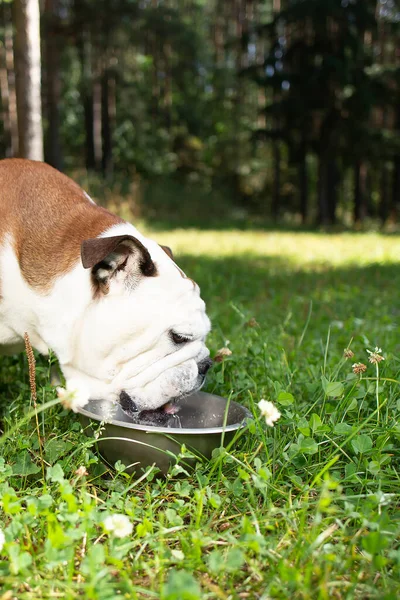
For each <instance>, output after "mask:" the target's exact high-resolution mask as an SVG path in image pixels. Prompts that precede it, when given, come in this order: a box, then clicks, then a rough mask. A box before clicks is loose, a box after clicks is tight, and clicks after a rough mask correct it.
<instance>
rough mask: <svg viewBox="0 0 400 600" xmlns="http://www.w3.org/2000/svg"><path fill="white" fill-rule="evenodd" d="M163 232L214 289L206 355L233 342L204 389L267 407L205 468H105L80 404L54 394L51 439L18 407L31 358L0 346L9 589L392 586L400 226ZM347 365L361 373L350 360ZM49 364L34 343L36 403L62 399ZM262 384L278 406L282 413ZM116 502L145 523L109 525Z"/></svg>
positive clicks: (272, 592)
mask: <svg viewBox="0 0 400 600" xmlns="http://www.w3.org/2000/svg"><path fill="white" fill-rule="evenodd" d="M149 233H150V234H152V235H153V236H154V235H155V232H154V231H153V232H151V231H149ZM216 236H218V238H217V239H218V247H217V249H216V245H215V240H216ZM156 237H157V239H158V240H159V241H160V242H161V243H168V244H169V245H170V246H171V247H172V248H173V249H174V252H175V255H176V256H177V260H178V263H179V265H180V266H181V267H182V268H184V269H185V271H186V272H187V273H188V274H189V275H190V276H191V277H193V278H194V279H195V280H196V281H197V282H198V283H199V284H200V286H201V288H202V293H203V296H204V298H205V299H206V300H207V305H208V309H209V314H210V316H211V318H212V321H213V330H212V333H211V335H210V340H209V345H210V349H211V354H212V355H214V354H215V353H216V352H217V350H218V349H219V348H221V347H222V346H228V347H229V348H230V349H231V351H232V355H230V356H229V357H228V358H227V359H225V360H224V361H223V362H221V363H218V364H216V365H215V366H214V368H213V369H212V370H211V371H210V376H209V379H208V384H207V389H208V391H210V392H214V393H218V394H221V395H224V396H231V397H232V398H233V399H235V400H238V401H239V402H242V403H243V404H245V405H247V406H248V407H249V408H250V410H252V411H253V414H254V417H255V418H254V422H253V423H252V424H251V425H250V426H249V430H248V431H247V433H246V434H245V435H243V436H242V437H241V439H240V441H239V443H238V444H237V445H236V446H232V447H230V448H227V449H225V450H222V451H221V450H220V451H218V452H216V453H215V456H214V457H213V459H212V460H211V462H210V463H209V464H198V466H197V468H196V469H195V471H194V472H193V473H191V474H187V473H185V472H184V471H183V469H182V467H181V465H178V466H177V467H175V468H174V469H171V471H170V473H169V475H168V477H167V478H165V479H161V478H158V477H156V476H155V473H154V471H151V472H148V473H147V474H146V473H138V474H137V475H136V476H128V475H127V474H126V473H125V471H124V469H123V468H122V465H116V469H115V470H110V469H108V468H106V467H104V466H103V465H102V464H101V462H100V460H99V457H98V456H97V454H96V452H95V448H94V446H93V440H92V439H91V438H88V437H86V435H85V434H84V432H83V431H82V429H81V425H80V424H79V421H78V420H77V417H76V415H74V414H71V413H67V412H66V411H65V410H63V409H62V408H61V407H60V406H59V405H58V404H56V405H53V406H48V408H47V409H46V410H44V411H43V412H40V413H39V415H38V419H39V433H40V436H41V441H42V445H41V446H40V445H39V444H38V433H37V429H36V423H35V419H29V420H26V419H25V420H24V417H26V415H27V414H28V413H29V410H30V406H29V383H28V382H29V378H28V372H27V367H26V364H25V361H24V357H22V356H21V357H3V358H2V359H1V361H0V386H1V388H0V399H1V402H2V406H3V411H2V412H3V417H2V422H3V425H2V428H3V429H4V430H5V432H6V434H7V436H8V437H6V438H3V439H2V440H1V458H0V500H1V501H0V523H1V524H0V529H1V530H2V531H3V532H4V534H5V544H4V546H3V548H2V549H1V550H0V580H1V586H2V588H1V593H2V594H3V595H4V594H8V592H10V593H12V594H13V595H15V596H18V598H21V599H22V600H40V599H42V598H43V599H45V598H46V599H47V598H51V597H55V596H57V597H60V596H61V597H65V598H68V599H71V600H72V599H78V598H88V599H93V600H109V599H114V598H116V597H120V596H121V597H126V598H132V599H139V598H149V599H150V598H159V599H160V600H161V599H162V600H172V599H174V598H176V599H183V598H187V599H188V600H189V599H190V600H198V599H202V598H209V599H210V600H214V599H215V600H216V599H219V598H222V597H225V598H240V597H249V598H256V597H265V598H267V597H268V598H286V597H288V596H290V597H291V598H294V599H302V600H303V599H305V598H310V599H311V598H319V599H321V600H324V599H325V598H331V597H338V598H359V599H361V598H363V599H364V598H396V597H398V596H399V593H400V586H399V581H400V578H399V577H400V573H399V568H400V561H399V551H398V538H399V533H400V531H399V521H398V498H399V493H400V488H399V482H398V477H397V473H398V470H399V458H400V454H399V443H398V442H399V435H400V431H399V426H398V422H399V414H400V413H399V411H400V404H399V401H398V397H399V385H400V384H399V381H400V369H399V361H398V357H399V350H400V346H399V333H400V332H399V325H398V320H397V319H396V315H397V308H396V307H397V296H398V289H399V287H400V274H399V270H398V264H397V262H398V256H399V253H400V245H399V241H398V239H397V238H396V237H390V236H380V235H377V234H368V235H363V234H358V235H342V236H339V235H336V236H325V237H323V236H320V235H318V234H300V233H298V234H294V233H280V234H278V233H270V234H265V233H261V232H256V231H253V232H240V231H238V230H233V231H228V230H226V231H218V232H207V231H198V230H195V229H192V230H190V231H182V230H177V231H169V232H168V231H162V232H157V234H156ZM333 247H334V248H335V252H332V248H333ZM299 248H301V253H299ZM310 301H312V306H311V310H310ZM375 345H379V346H380V347H382V349H383V352H382V353H383V355H384V357H385V361H383V362H381V363H379V365H378V366H379V381H378V402H379V418H378V411H377V401H376V393H377V387H376V383H377V382H376V365H373V364H370V363H368V356H369V355H368V354H367V352H366V348H369V349H371V348H374V347H375ZM349 346H350V347H351V350H352V351H353V352H354V354H355V356H354V358H352V359H346V358H345V357H344V355H343V350H344V349H345V348H348V347H349ZM51 360H52V359H51ZM51 360H50V362H51ZM353 362H364V363H365V364H367V371H366V372H365V373H363V374H362V376H360V375H355V374H354V373H353V372H352V363H353ZM48 380H49V362H48V361H47V360H45V359H40V358H39V357H38V367H37V384H38V391H39V398H40V399H41V402H46V401H49V402H50V401H52V400H53V399H54V397H55V392H54V390H53V389H52V388H51V387H50V386H49V385H48ZM261 398H264V399H268V400H270V401H272V402H273V403H276V404H277V406H278V408H279V411H280V412H281V413H282V416H281V418H280V419H279V421H277V423H276V424H275V426H274V427H273V428H271V427H268V426H267V425H266V423H265V421H264V419H263V418H262V417H261V415H260V413H259V409H258V407H257V403H258V402H259V400H260V399H261ZM50 403H51V402H50ZM79 467H84V468H82V469H80V470H79V471H78V469H79ZM85 469H86V471H85ZM113 514H118V515H125V516H126V517H127V519H129V521H130V522H131V523H132V525H133V533H132V534H131V535H128V536H127V537H123V538H118V537H116V536H114V535H113V534H112V533H107V531H106V528H105V526H104V521H105V519H106V518H107V517H108V516H110V515H113ZM0 539H1V538H0ZM5 597H7V596H5Z"/></svg>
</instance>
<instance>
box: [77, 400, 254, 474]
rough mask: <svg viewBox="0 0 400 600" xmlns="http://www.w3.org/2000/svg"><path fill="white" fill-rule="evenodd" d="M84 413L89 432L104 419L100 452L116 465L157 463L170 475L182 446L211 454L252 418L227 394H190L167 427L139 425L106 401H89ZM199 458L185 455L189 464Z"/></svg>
mask: <svg viewBox="0 0 400 600" xmlns="http://www.w3.org/2000/svg"><path fill="white" fill-rule="evenodd" d="M79 413H80V419H81V422H82V424H83V425H84V426H85V427H87V430H86V431H87V433H88V434H89V435H93V430H92V428H91V425H93V424H94V422H97V423H101V422H103V423H104V426H103V428H102V429H101V433H100V435H99V437H98V441H97V444H98V449H99V452H100V454H101V456H102V457H103V459H104V460H105V461H106V462H107V463H108V464H109V465H111V466H113V465H114V464H115V463H116V462H117V461H121V462H122V463H123V464H124V465H125V466H126V467H127V469H126V471H127V472H128V473H133V472H135V471H137V470H138V469H140V468H143V467H148V466H150V465H153V464H155V465H156V466H157V467H158V468H159V469H160V471H161V472H162V473H164V474H166V473H167V472H168V469H169V467H170V465H171V464H174V463H175V462H176V457H177V455H178V454H179V453H180V451H181V447H182V445H183V444H184V445H185V446H186V448H187V449H188V450H189V451H190V452H192V453H193V454H194V455H196V456H201V457H205V458H210V457H211V454H212V451H213V450H214V449H215V448H219V447H220V446H221V445H224V446H226V445H227V444H228V443H229V442H230V441H231V440H232V439H233V437H234V436H235V433H236V432H237V431H238V429H241V428H242V427H243V426H244V425H245V423H246V419H248V418H251V413H250V411H248V410H247V408H245V407H244V406H241V405H240V404H238V403H237V402H233V401H231V402H229V405H228V401H227V400H226V399H225V398H221V396H215V395H214V394H206V393H204V392H197V393H196V394H192V395H191V396H188V397H187V398H185V399H184V400H183V401H182V403H181V404H179V412H178V413H177V416H176V417H174V418H171V419H169V422H168V425H169V426H168V427H165V426H158V425H150V424H140V423H135V422H133V420H132V419H131V418H130V417H129V416H128V415H126V414H125V413H124V411H123V410H122V409H121V407H120V406H119V405H118V404H113V403H112V402H109V401H106V400H90V401H89V403H88V404H87V405H86V406H85V407H84V408H81V409H79ZM97 429H98V428H97V427H96V430H97ZM194 462H195V459H190V458H189V459H187V458H185V459H184V464H185V466H192V465H193V464H194Z"/></svg>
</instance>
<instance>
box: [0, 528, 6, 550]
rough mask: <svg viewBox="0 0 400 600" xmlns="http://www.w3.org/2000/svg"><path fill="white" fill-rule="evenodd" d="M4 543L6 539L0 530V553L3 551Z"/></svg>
mask: <svg viewBox="0 0 400 600" xmlns="http://www.w3.org/2000/svg"><path fill="white" fill-rule="evenodd" d="M5 542H6V537H5V535H4V533H3V532H2V530H1V529H0V552H1V551H2V550H3V546H4V544H5Z"/></svg>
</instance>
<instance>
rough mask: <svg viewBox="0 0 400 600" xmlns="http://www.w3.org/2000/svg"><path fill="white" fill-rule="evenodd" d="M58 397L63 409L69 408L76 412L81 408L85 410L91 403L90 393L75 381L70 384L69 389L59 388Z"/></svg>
mask: <svg viewBox="0 0 400 600" xmlns="http://www.w3.org/2000/svg"><path fill="white" fill-rule="evenodd" d="M57 395H58V397H59V398H60V400H61V404H62V405H63V407H64V408H69V409H71V410H73V411H74V412H78V410H79V409H80V408H83V407H84V406H85V405H86V404H87V403H88V402H89V398H90V394H89V391H88V390H87V389H86V388H85V387H82V385H81V384H78V383H77V382H76V381H74V380H73V379H72V380H70V381H69V382H68V384H67V389H65V388H62V387H58V388H57Z"/></svg>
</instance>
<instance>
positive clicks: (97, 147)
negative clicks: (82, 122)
mask: <svg viewBox="0 0 400 600" xmlns="http://www.w3.org/2000/svg"><path fill="white" fill-rule="evenodd" d="M101 92H102V90H101V79H100V77H97V78H96V79H95V80H94V82H93V148H94V165H95V169H96V171H101V159H102V127H101V125H102V122H101V121H102V119H101V113H102V109H101Z"/></svg>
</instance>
